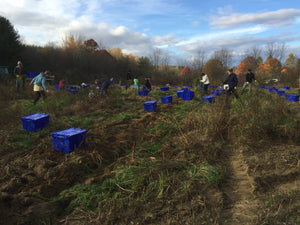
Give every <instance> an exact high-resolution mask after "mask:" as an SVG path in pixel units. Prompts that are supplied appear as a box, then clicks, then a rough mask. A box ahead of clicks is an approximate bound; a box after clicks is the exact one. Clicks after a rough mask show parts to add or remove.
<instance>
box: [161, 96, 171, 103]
mask: <svg viewBox="0 0 300 225" xmlns="http://www.w3.org/2000/svg"><path fill="white" fill-rule="evenodd" d="M160 99H161V102H162V103H165V104H167V103H172V100H173V97H172V96H163V97H160Z"/></svg>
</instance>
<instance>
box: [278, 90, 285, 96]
mask: <svg viewBox="0 0 300 225" xmlns="http://www.w3.org/2000/svg"><path fill="white" fill-rule="evenodd" d="M277 94H278V95H279V96H283V95H285V91H277Z"/></svg>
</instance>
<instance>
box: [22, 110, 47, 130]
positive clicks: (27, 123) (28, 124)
mask: <svg viewBox="0 0 300 225" xmlns="http://www.w3.org/2000/svg"><path fill="white" fill-rule="evenodd" d="M49 118H50V115H48V114H44V113H34V114H31V115H28V116H23V117H21V120H22V126H23V129H24V130H27V131H31V132H37V131H39V130H41V129H43V128H44V127H46V126H47V125H48V123H49Z"/></svg>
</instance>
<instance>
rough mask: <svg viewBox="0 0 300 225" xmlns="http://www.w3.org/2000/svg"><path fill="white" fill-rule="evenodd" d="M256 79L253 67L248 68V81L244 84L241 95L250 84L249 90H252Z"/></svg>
mask: <svg viewBox="0 0 300 225" xmlns="http://www.w3.org/2000/svg"><path fill="white" fill-rule="evenodd" d="M253 81H255V82H256V80H255V76H254V73H252V71H251V69H248V72H247V75H246V81H245V83H244V85H243V88H242V91H241V95H242V94H243V92H244V90H245V88H246V87H247V86H248V85H249V92H251V89H252V82H253Z"/></svg>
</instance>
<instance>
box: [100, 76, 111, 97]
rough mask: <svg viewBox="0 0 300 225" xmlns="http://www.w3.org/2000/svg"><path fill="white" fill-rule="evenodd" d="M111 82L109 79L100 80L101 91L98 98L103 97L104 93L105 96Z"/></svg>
mask: <svg viewBox="0 0 300 225" xmlns="http://www.w3.org/2000/svg"><path fill="white" fill-rule="evenodd" d="M113 80H114V78H110V80H107V79H101V82H102V85H101V89H100V98H102V97H103V94H104V93H105V94H107V89H108V87H109V86H110V85H111V83H112V82H113Z"/></svg>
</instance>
